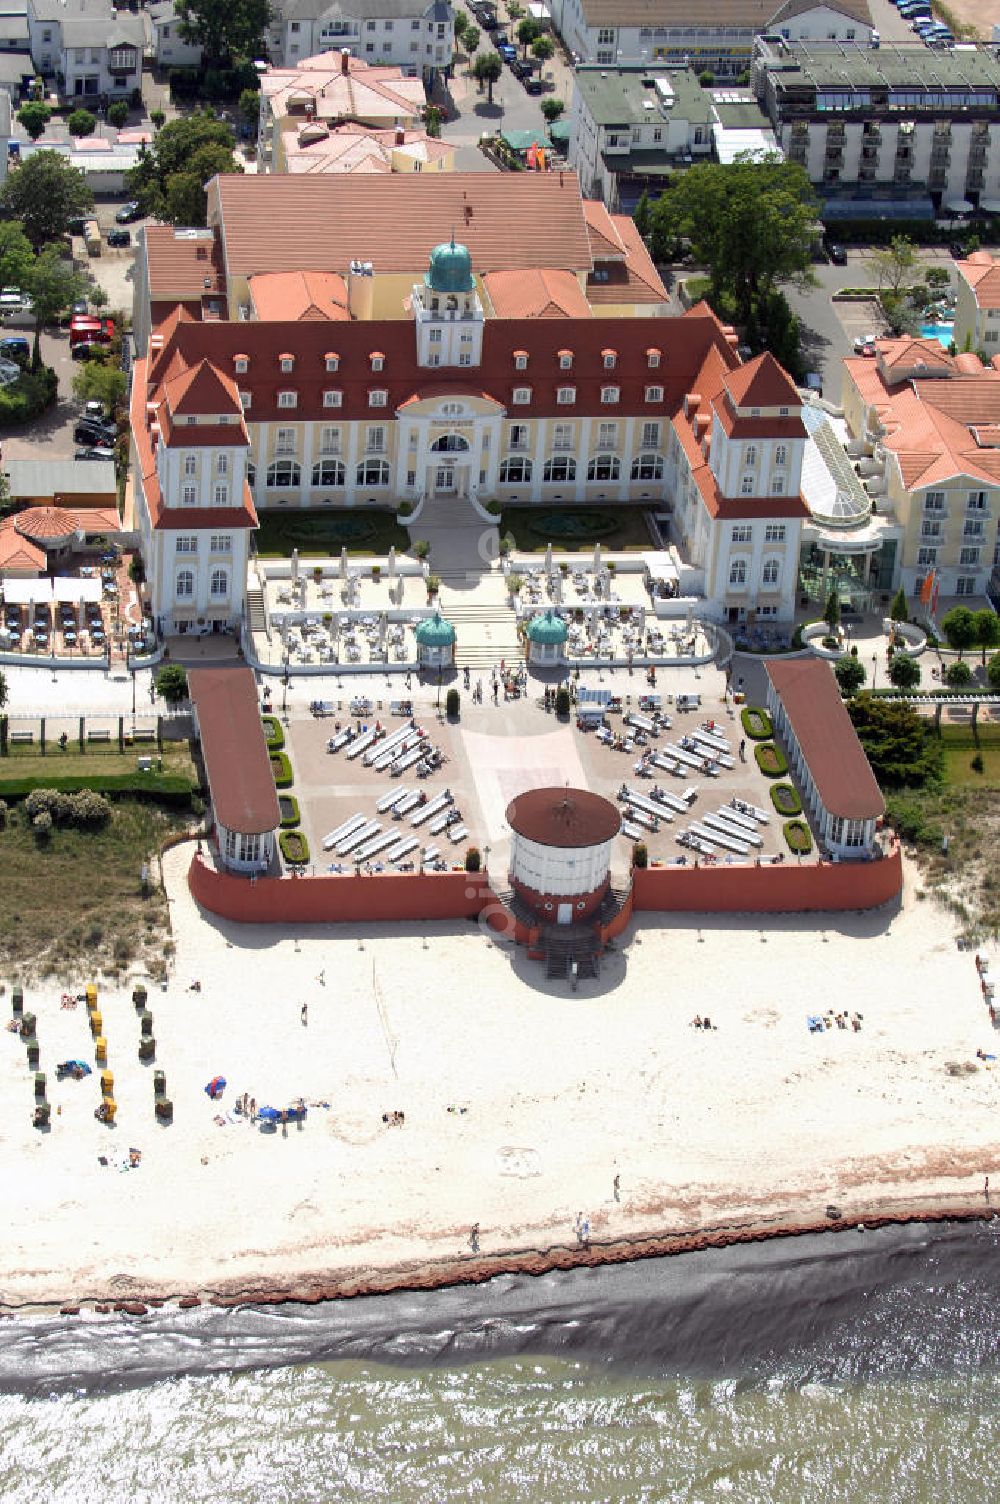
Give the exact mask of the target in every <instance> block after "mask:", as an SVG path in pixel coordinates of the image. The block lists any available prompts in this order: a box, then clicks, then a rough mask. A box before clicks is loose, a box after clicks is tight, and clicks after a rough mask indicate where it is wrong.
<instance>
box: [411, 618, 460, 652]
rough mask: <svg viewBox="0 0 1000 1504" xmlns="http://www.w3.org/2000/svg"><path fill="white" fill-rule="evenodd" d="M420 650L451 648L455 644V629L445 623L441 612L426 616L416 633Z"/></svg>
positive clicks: (448, 622)
mask: <svg viewBox="0 0 1000 1504" xmlns="http://www.w3.org/2000/svg"><path fill="white" fill-rule="evenodd" d="M414 636H415V637H416V639H417V647H418V648H450V647H453V646H454V644H455V628H454V627H453V626H452V624H451V622H450V621H445V619H444V617H443V616H442V615H441V613H440V611H435V612H434V615H433V616H425V617H424V619H423V621H422V622H420V623H419V625H418V626H417V628H416V631H415V633H414Z"/></svg>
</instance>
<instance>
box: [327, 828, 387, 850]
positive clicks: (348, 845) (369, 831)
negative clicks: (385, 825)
mask: <svg viewBox="0 0 1000 1504" xmlns="http://www.w3.org/2000/svg"><path fill="white" fill-rule="evenodd" d="M381 829H382V827H381V825H380V824H379V822H378V821H377V820H366V821H365V823H364V825H361V826H359V828H358V829H357V830H356V831H354V832H353V834H351V835H349V836H347V837H346V838H345V839H344V840H343V841H338V842H337V855H338V856H346V855H347V853H348V852H349V851H353V850H354V849H355V847H357V846H361V845H362V844H363V843H364V842H365V841H370V840H371V838H372V836H377V835H378V833H379V831H380V830H381Z"/></svg>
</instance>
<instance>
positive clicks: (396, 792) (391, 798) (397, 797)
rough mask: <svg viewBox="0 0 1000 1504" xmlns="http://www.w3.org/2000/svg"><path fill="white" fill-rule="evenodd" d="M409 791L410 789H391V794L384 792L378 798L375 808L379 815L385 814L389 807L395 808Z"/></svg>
mask: <svg viewBox="0 0 1000 1504" xmlns="http://www.w3.org/2000/svg"><path fill="white" fill-rule="evenodd" d="M410 792H411V790H410V789H393V791H392V793H391V794H386V795H385V796H384V797H383V798H382V799H380V800H379V802H378V803H377V804H376V806H375V809H376V810H377V812H378V813H379V814H380V815H387V814H388V813H389V811H390V810H391V809H395V807H396V805H397V804H400V803H402V801H403V800H404V799H405V798H406V797H407V796H408V795H409V794H410Z"/></svg>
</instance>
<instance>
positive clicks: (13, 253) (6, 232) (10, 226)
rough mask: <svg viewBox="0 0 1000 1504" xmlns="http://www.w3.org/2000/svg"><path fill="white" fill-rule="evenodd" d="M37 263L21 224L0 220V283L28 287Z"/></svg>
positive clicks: (7, 285)
mask: <svg viewBox="0 0 1000 1504" xmlns="http://www.w3.org/2000/svg"><path fill="white" fill-rule="evenodd" d="M34 264H35V255H34V252H33V251H32V249H31V243H30V242H29V240H28V237H27V235H25V233H24V229H23V227H22V226H21V225H19V224H16V223H15V222H14V220H11V219H8V220H0V285H2V286H3V287H26V286H27V283H28V279H29V277H30V276H31V268H32V267H33V266H34Z"/></svg>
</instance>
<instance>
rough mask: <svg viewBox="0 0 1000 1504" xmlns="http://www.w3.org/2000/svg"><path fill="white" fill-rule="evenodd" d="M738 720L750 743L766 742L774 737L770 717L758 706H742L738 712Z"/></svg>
mask: <svg viewBox="0 0 1000 1504" xmlns="http://www.w3.org/2000/svg"><path fill="white" fill-rule="evenodd" d="M740 720H741V721H742V723H743V730H744V731H745V732H746V734H747V736H748V737H749V738H750V740H751V741H754V742H766V741H769V740H770V738H771V737H772V736H773V735H774V727H773V726H772V725H771V717H770V716H769V715H768V713H767V711H766V710H764V709H763V708H762V707H761V706H759V705H744V707H743V709H742V710H741V711H740Z"/></svg>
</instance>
